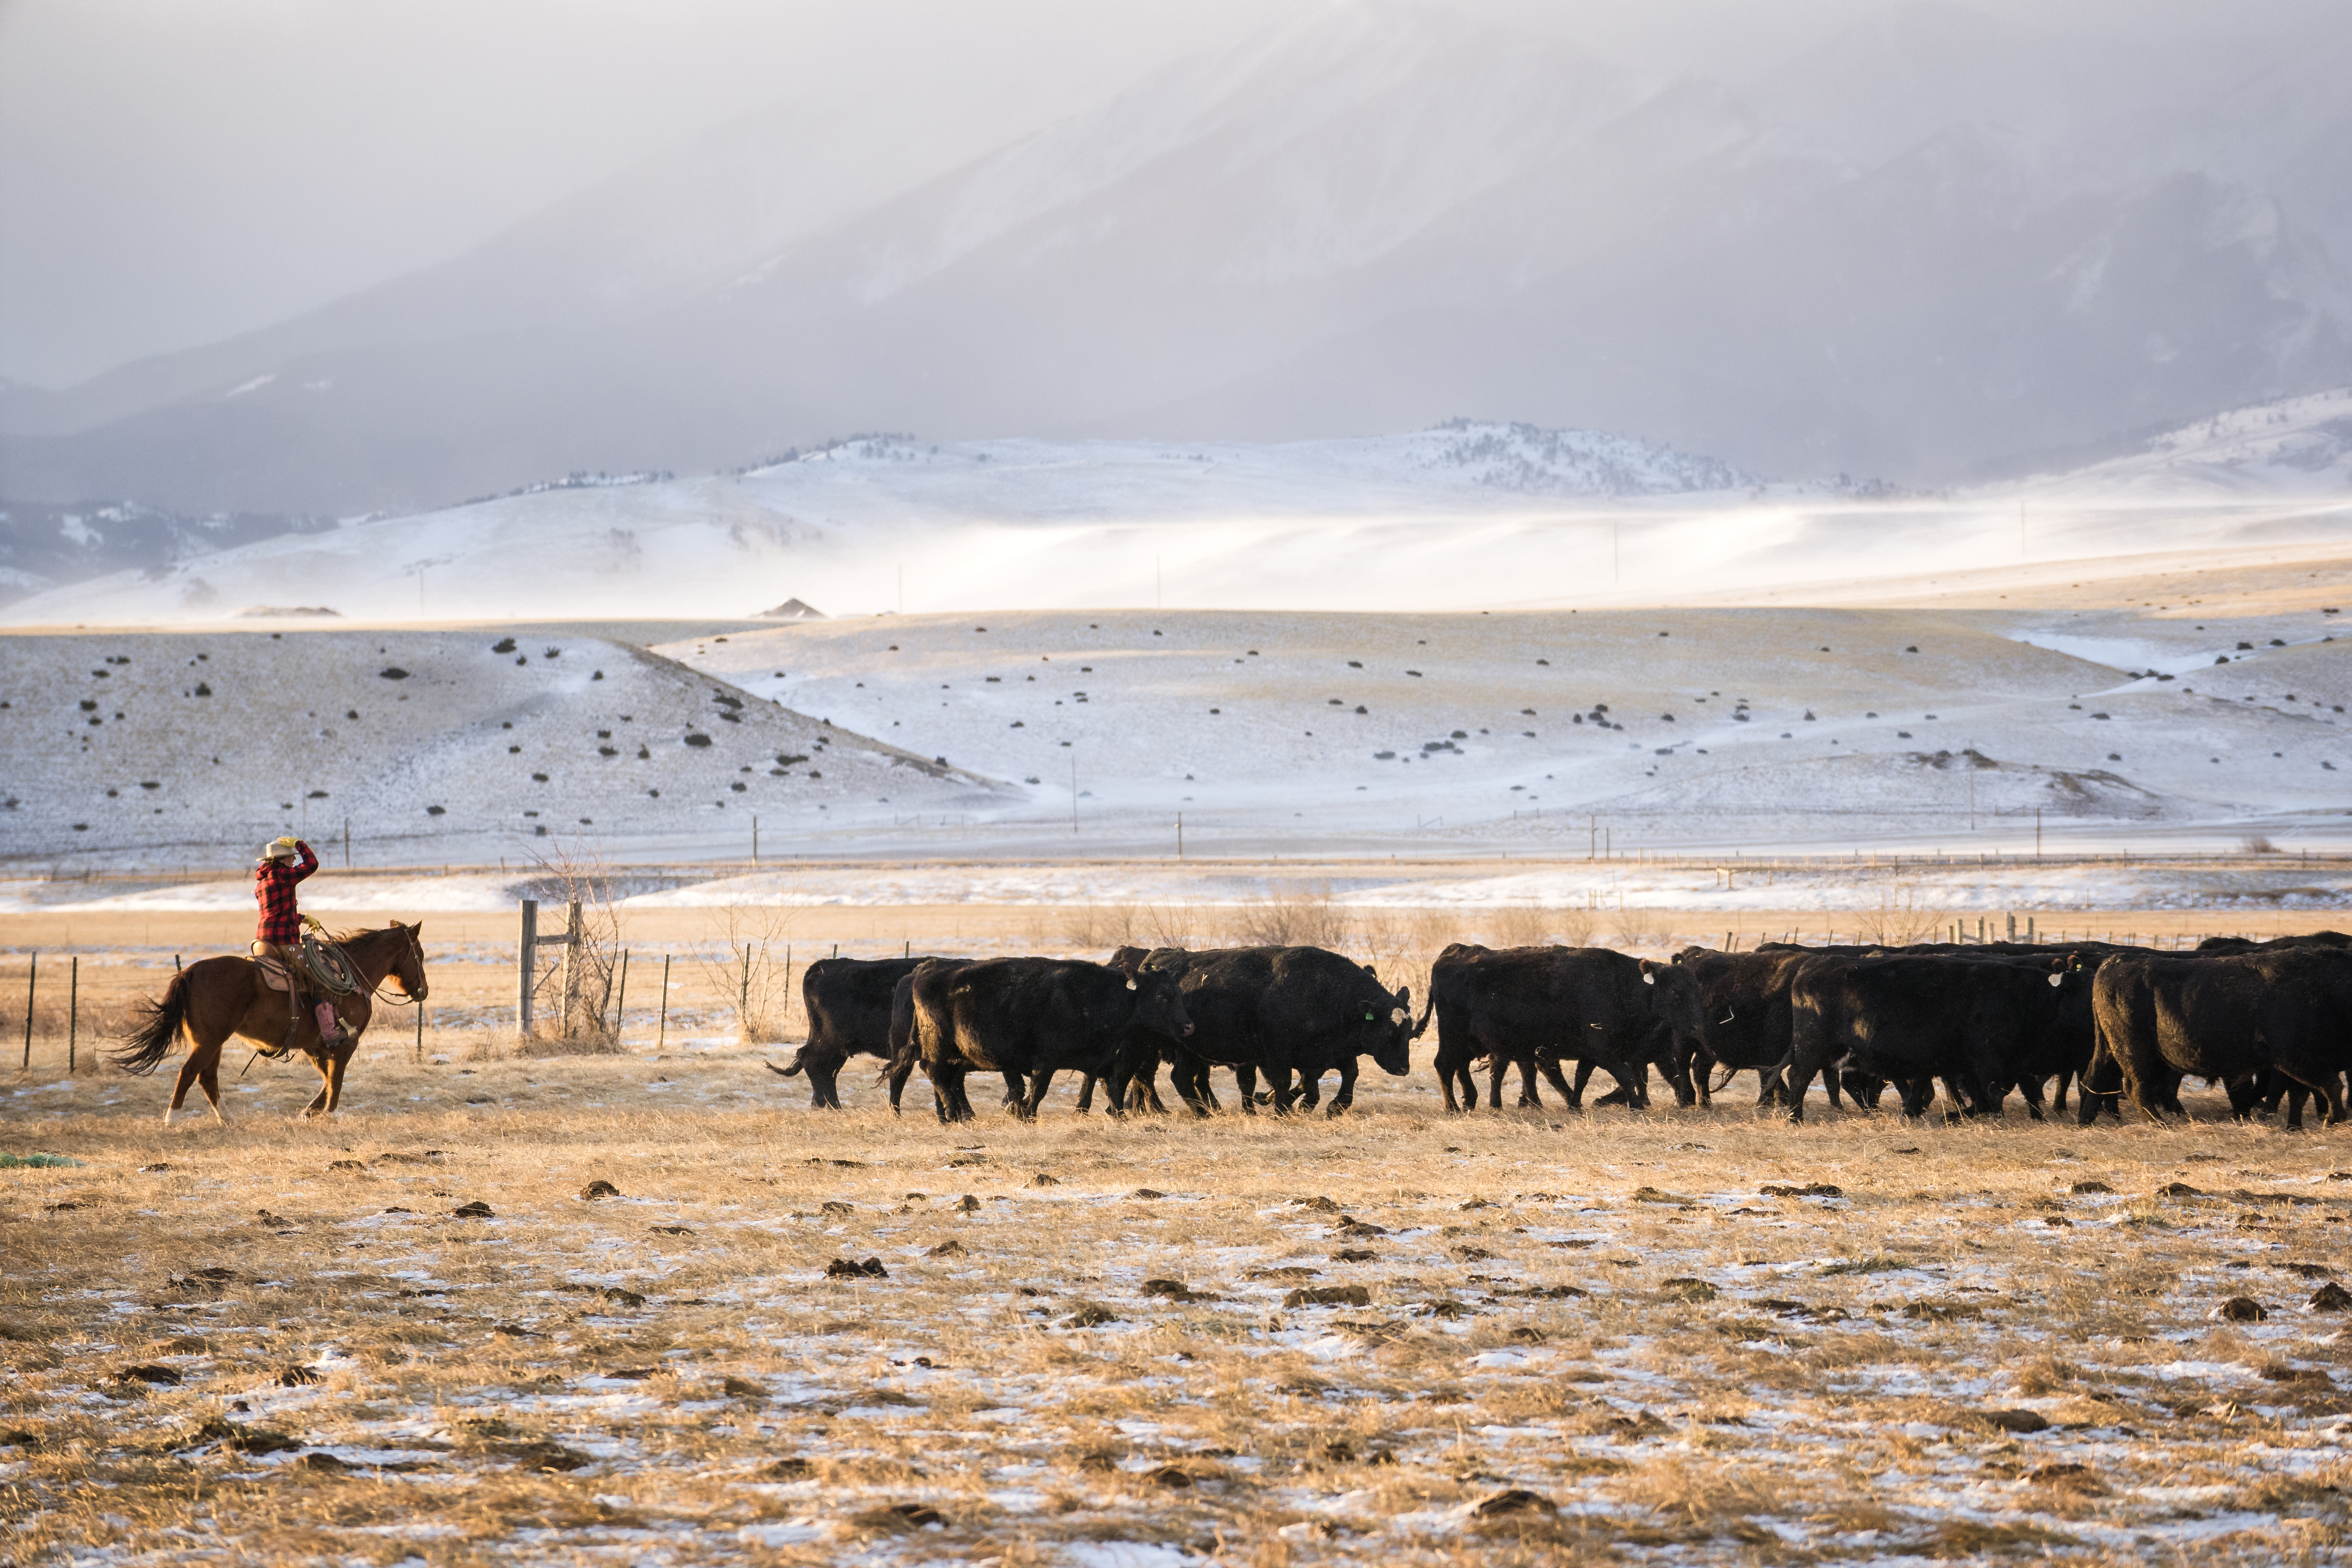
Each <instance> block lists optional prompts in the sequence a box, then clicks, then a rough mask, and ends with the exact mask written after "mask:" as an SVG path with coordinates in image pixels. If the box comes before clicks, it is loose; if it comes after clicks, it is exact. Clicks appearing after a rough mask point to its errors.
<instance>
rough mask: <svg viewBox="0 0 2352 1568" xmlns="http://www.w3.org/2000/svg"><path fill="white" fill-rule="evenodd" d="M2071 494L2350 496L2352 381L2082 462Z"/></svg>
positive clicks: (2067, 486) (2070, 482) (2236, 411)
mask: <svg viewBox="0 0 2352 1568" xmlns="http://www.w3.org/2000/svg"><path fill="white" fill-rule="evenodd" d="M2059 488H2060V489H2062V490H2063V491H2064V492H2065V493H2067V494H2069V495H2081V496H2110V497H2114V498H2116V499H2119V500H2144V499H2163V500H2172V499H2189V498H2199V497H2211V498H2214V499H2217V500H2218V499H2226V498H2235V497H2247V496H2256V497H2294V498H2296V499H2298V500H2324V501H2332V502H2336V503H2338V504H2341V503H2343V502H2344V501H2345V500H2347V498H2352V387H2339V388H2337V389H2336V390H2335V391H2332V392H2322V393H2315V394H2314V395H2311V396H2308V397H2290V398H2284V399H2281V400H2280V401H2278V402H2276V403H2262V404H2256V405H2253V406H2252V407H2249V408H2233V409H2230V410H2227V411H2225V412H2223V413H2220V414H2216V415H2214V416H2212V417H2211V418H2210V419H2200V420H2198V421H2197V422H2195V423H2194V424H2189V425H2184V426H2180V427H2179V428H2178V429H2174V430H2168V431H2167V432H2165V433H2164V434H2163V435H2161V436H2158V437H2155V438H2154V439H2153V440H2150V441H2148V442H2147V444H2146V445H2145V446H2144V447H2141V448H2140V449H2139V450H2138V451H2136V452H2132V453H2129V454H2127V455H2126V456H2122V457H2117V458H2109V459H2107V460H2105V461H2104V462H2099V463H2094V464H2091V465H2090V466H2088V467H2086V468H2077V469H2075V470H2074V471H2073V472H2071V473H2069V474H2067V475H2065V476H2064V477H2063V480H2062V481H2061V484H2060V487H2059Z"/></svg>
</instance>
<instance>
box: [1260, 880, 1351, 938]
mask: <svg viewBox="0 0 2352 1568" xmlns="http://www.w3.org/2000/svg"><path fill="white" fill-rule="evenodd" d="M1233 924H1234V932H1235V934H1236V935H1238V936H1239V937H1240V938H1241V940H1242V942H1244V944H1245V945H1247V946H1251V947H1337V946H1339V943H1340V942H1342V941H1343V940H1344V939H1345V937H1346V934H1347V933H1346V931H1345V925H1346V920H1345V911H1344V910H1341V909H1340V908H1339V906H1338V905H1336V904H1334V903H1332V901H1331V884H1330V883H1328V882H1320V883H1317V884H1315V885H1314V886H1312V887H1304V888H1301V887H1292V888H1286V889H1276V891H1274V892H1272V893H1270V894H1268V895H1267V896H1266V897H1265V898H1264V899H1261V900H1258V901H1257V902H1255V903H1250V904H1243V905H1240V906H1239V907H1238V908H1236V909H1235V910H1234V921H1233Z"/></svg>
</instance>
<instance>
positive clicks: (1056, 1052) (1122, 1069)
mask: <svg viewBox="0 0 2352 1568" xmlns="http://www.w3.org/2000/svg"><path fill="white" fill-rule="evenodd" d="M908 991H909V1001H910V1003H911V1005H912V1017H911V1019H910V1024H911V1029H910V1033H911V1035H912V1037H913V1044H914V1047H915V1049H916V1051H917V1052H918V1053H919V1055H920V1057H921V1058H922V1063H923V1070H924V1071H925V1072H927V1073H929V1075H930V1079H931V1085H932V1090H933V1095H934V1099H935V1100H936V1102H937V1106H938V1110H939V1113H940V1121H950V1120H958V1121H961V1120H965V1119H968V1118H969V1117H970V1116H971V1105H970V1102H969V1101H967V1100H963V1099H962V1089H963V1079H964V1076H965V1075H966V1074H967V1073H970V1072H972V1071H974V1070H975V1069H976V1070H979V1071H982V1072H1002V1073H1003V1074H1004V1075H1005V1081H1006V1084H1007V1086H1008V1087H1010V1086H1011V1085H1012V1084H1013V1081H1014V1078H1015V1075H1018V1077H1019V1078H1020V1079H1025V1080H1026V1081H1027V1085H1028V1089H1027V1092H1026V1094H1025V1095H1024V1098H1023V1100H1022V1101H1021V1103H1020V1105H1019V1106H1018V1107H1017V1108H1016V1111H1015V1113H1016V1114H1017V1115H1020V1116H1022V1117H1024V1118H1027V1117H1034V1115H1036V1114H1037V1107H1038V1105H1039V1103H1040V1102H1042V1101H1043V1100H1045V1091H1046V1089H1047V1088H1048V1087H1050V1086H1051V1084H1052V1083H1053V1079H1054V1074H1055V1073H1056V1072H1061V1071H1074V1072H1087V1073H1094V1074H1097V1075H1098V1076H1100V1077H1101V1078H1103V1079H1105V1081H1106V1087H1107V1088H1108V1090H1109V1093H1110V1100H1109V1110H1110V1113H1111V1114H1112V1115H1114V1116H1118V1115H1123V1114H1124V1113H1125V1108H1126V1101H1127V1090H1128V1083H1129V1079H1132V1078H1133V1077H1134V1075H1135V1070H1136V1068H1137V1067H1138V1066H1139V1064H1140V1063H1141V1062H1142V1061H1143V1060H1144V1059H1145V1058H1146V1057H1148V1056H1149V1055H1150V1053H1151V1052H1153V1051H1154V1050H1155V1049H1156V1048H1157V1047H1156V1043H1155V1042H1154V1041H1153V1040H1152V1039H1151V1037H1152V1036H1159V1037H1165V1038H1168V1039H1182V1038H1183V1037H1186V1036H1188V1035H1190V1034H1191V1033H1192V1020H1191V1019H1190V1018H1188V1017H1187V1016H1185V1008H1184V1002H1183V998H1182V997H1181V994H1179V991H1178V987H1177V984H1176V980H1175V977H1174V976H1172V975H1168V974H1162V973H1153V972H1151V971H1150V970H1139V971H1138V972H1136V973H1131V974H1130V973H1127V972H1125V971H1123V970H1119V969H1114V968H1112V967H1111V966H1110V965H1108V964H1105V963H1087V962H1086V961H1084V960H1082V959H1060V958H992V959H983V960H981V961H979V962H977V963H965V964H961V965H952V966H951V965H947V964H938V963H927V964H924V965H922V966H920V967H919V968H918V969H916V971H915V972H914V973H913V974H911V975H909V976H908Z"/></svg>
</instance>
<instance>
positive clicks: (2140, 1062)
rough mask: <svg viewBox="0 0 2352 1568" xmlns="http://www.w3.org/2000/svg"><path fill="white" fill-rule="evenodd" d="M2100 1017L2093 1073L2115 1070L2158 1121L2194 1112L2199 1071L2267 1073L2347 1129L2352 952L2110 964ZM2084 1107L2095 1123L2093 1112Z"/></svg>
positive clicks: (2223, 1075) (2103, 975)
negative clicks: (2188, 1086) (2193, 1077)
mask: <svg viewBox="0 0 2352 1568" xmlns="http://www.w3.org/2000/svg"><path fill="white" fill-rule="evenodd" d="M2092 1011H2093V1013H2094V1015H2095V1016H2096V1018H2097V1021H2098V1031H2099V1037H2098V1049H2097V1057H2096V1058H2095V1063H2094V1066H2095V1068H2111V1069H2113V1070H2114V1072H2115V1073H2116V1075H2117V1076H2118V1077H2119V1079H2120V1086H2119V1087H2120V1088H2121V1089H2123V1090H2124V1092H2126V1093H2127V1094H2129V1095H2130V1096H2131V1100H2132V1103H2133V1104H2135V1105H2137V1106H2138V1107H2139V1108H2140V1110H2142V1111H2144V1112H2146V1113H2147V1115H2148V1116H2149V1117H2150V1118H2151V1119H2153V1120H2157V1121H2161V1120H2163V1117H2164V1113H2165V1112H2167V1111H2170V1112H2172V1113H2174V1114H2176V1115H2181V1114H2186V1113H2185V1112H2184V1111H2182V1110H2181V1105H2180V1080H2181V1079H2183V1078H2184V1077H2186V1076H2188V1075H2189V1074H2190V1073H2195V1074H2197V1075H2198V1076H2200V1077H2202V1078H2218V1079H2232V1078H2238V1077H2241V1076H2242V1075H2253V1074H2259V1073H2261V1072H2263V1070H2264V1069H2265V1068H2268V1069H2271V1070H2273V1071H2275V1072H2276V1073H2278V1074H2280V1075H2283V1076H2284V1077H2286V1078H2289V1079H2294V1081H2295V1082H2297V1083H2300V1084H2303V1085H2305V1086H2306V1087H2308V1088H2309V1089H2311V1091H2312V1094H2313V1096H2314V1097H2315V1099H2317V1100H2318V1101H2319V1103H2320V1107H2321V1110H2322V1111H2323V1113H2324V1116H2325V1119H2326V1121H2327V1122H2328V1124H2329V1125H2331V1126H2332V1125H2334V1124H2335V1123H2336V1122H2339V1121H2343V1120H2344V1117H2345V1102H2344V1096H2343V1092H2342V1089H2341V1078H2342V1075H2343V1073H2344V1072H2345V1070H2346V1068H2347V1067H2352V1035H2347V1024H2346V1019H2347V1017H2352V952H2344V951H2342V950H2340V949H2334V948H2329V947H2319V946H2313V947H2303V948H2280V949H2273V950H2272V951H2269V952H2249V953H2244V954H2240V955H2235V956H2209V957H2182V958H2168V957H2153V956H2150V957H2136V958H2111V959H2109V960H2107V962H2106V963H2103V964H2101V965H2100V966H2099V972H2098V976H2097V979H2096V981H2095V985H2094V988H2093V992H2092ZM2236 1098H2237V1097H2236V1096H2235V1095H2233V1096H2232V1100H2233V1104H2234V1101H2235V1100H2236ZM2090 1110H2091V1108H2090V1106H2089V1104H2088V1103H2087V1102H2086V1103H2085V1105H2084V1112H2085V1114H2084V1121H2085V1122H2088V1121H2089V1120H2090Z"/></svg>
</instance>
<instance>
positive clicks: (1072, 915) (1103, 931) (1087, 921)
mask: <svg viewBox="0 0 2352 1568" xmlns="http://www.w3.org/2000/svg"><path fill="white" fill-rule="evenodd" d="M1136 912H1137V911H1136V908H1135V906H1134V905H1133V904H1097V903H1096V902H1095V901H1094V900H1092V899H1088V900H1086V902H1084V903H1080V904H1068V905H1066V906H1064V909H1063V915H1064V919H1063V922H1062V940H1063V941H1064V942H1067V943H1068V944H1069V945H1070V946H1072V947H1075V948H1080V949H1091V948H1113V947H1130V946H1133V945H1134V944H1135V940H1136V930H1137V922H1136Z"/></svg>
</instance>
